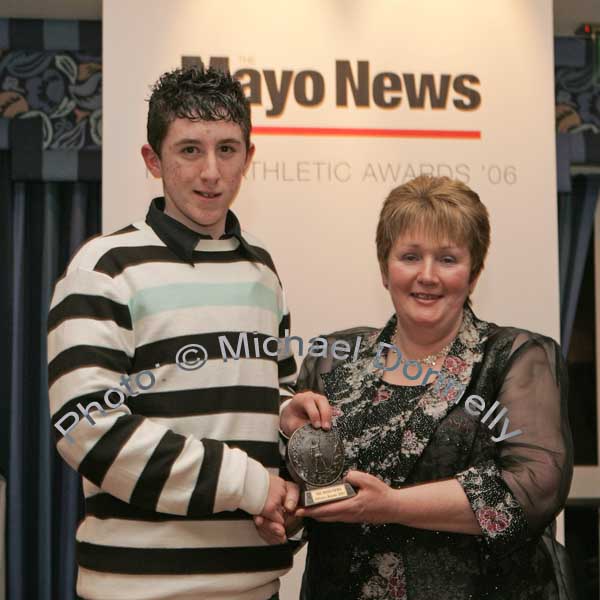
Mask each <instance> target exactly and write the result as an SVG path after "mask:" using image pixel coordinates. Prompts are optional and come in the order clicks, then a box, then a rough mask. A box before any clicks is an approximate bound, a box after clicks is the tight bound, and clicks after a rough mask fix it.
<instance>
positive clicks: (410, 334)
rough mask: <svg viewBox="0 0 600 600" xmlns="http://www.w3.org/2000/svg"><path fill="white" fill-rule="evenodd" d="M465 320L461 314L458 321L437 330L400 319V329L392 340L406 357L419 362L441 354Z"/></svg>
mask: <svg viewBox="0 0 600 600" xmlns="http://www.w3.org/2000/svg"><path fill="white" fill-rule="evenodd" d="M462 320H463V313H462V312H461V313H460V315H459V317H458V319H456V320H454V321H453V322H451V323H448V324H443V325H442V326H441V327H436V328H435V329H427V328H425V327H423V326H419V325H412V324H410V323H405V322H403V321H401V320H400V319H399V318H398V327H397V330H396V335H395V336H394V339H392V340H391V342H392V344H395V345H396V346H397V347H398V348H399V349H400V351H401V352H402V353H403V355H404V356H405V357H407V358H408V359H410V360H418V359H421V358H424V357H426V356H430V355H431V354H435V353H436V352H439V351H440V350H441V349H442V348H444V347H445V346H447V345H448V344H449V343H450V342H451V341H452V340H453V339H454V338H455V337H456V335H457V333H458V331H459V329H460V326H461V324H462Z"/></svg>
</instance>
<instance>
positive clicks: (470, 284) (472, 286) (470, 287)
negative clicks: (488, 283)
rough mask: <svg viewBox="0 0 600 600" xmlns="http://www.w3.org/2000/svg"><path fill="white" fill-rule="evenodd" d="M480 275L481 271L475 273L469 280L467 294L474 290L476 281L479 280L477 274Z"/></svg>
mask: <svg viewBox="0 0 600 600" xmlns="http://www.w3.org/2000/svg"><path fill="white" fill-rule="evenodd" d="M480 275H481V271H479V273H477V275H475V277H474V278H473V279H471V282H470V283H469V296H470V295H471V294H472V293H473V292H474V291H475V287H476V286H477V282H478V281H479V276H480Z"/></svg>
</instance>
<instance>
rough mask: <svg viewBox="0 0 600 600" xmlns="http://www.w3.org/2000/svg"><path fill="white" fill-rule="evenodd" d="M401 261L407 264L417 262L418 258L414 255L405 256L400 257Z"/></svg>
mask: <svg viewBox="0 0 600 600" xmlns="http://www.w3.org/2000/svg"><path fill="white" fill-rule="evenodd" d="M402 260H405V261H407V262H414V261H415V260H419V257H418V256H417V255H416V254H405V255H404V256H403V257H402Z"/></svg>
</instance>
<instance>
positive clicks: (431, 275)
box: [418, 258, 437, 284]
mask: <svg viewBox="0 0 600 600" xmlns="http://www.w3.org/2000/svg"><path fill="white" fill-rule="evenodd" d="M418 280H419V283H423V284H428V283H436V281H437V273H436V267H435V261H434V260H433V259H431V258H425V259H424V260H423V261H422V262H421V270H420V271H419V275H418Z"/></svg>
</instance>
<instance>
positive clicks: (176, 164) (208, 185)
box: [142, 118, 254, 239]
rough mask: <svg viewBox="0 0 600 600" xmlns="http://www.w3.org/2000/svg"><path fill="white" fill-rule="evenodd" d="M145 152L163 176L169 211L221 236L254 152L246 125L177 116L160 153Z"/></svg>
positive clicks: (148, 161) (146, 148) (151, 168)
mask: <svg viewBox="0 0 600 600" xmlns="http://www.w3.org/2000/svg"><path fill="white" fill-rule="evenodd" d="M142 156H143V157H144V162H145V163H146V166H147V167H148V170H149V171H150V172H151V173H152V174H153V175H154V176H155V177H162V180H163V189H164V194H165V212H166V213H167V214H168V215H169V216H170V217H173V218H174V219H177V221H179V222H180V223H183V224H184V225H186V226H187V227H189V228H190V229H193V230H194V231H198V232H199V233H206V234H209V235H211V236H212V237H213V238H215V239H218V238H219V237H220V236H221V235H222V234H223V232H224V230H225V219H226V217H227V210H228V209H229V207H230V206H231V204H232V203H233V201H234V200H235V197H236V196H237V193H238V191H239V189H240V184H241V182H242V177H243V176H244V174H245V173H246V171H247V170H248V167H249V166H250V163H251V162H252V157H253V156H254V146H253V145H252V146H250V148H249V150H248V151H246V145H245V143H244V136H243V134H242V129H241V127H240V126H239V125H238V124H237V123H234V122H232V121H190V120H189V119H181V118H177V119H175V120H174V121H173V122H172V123H171V124H170V125H169V128H168V130H167V135H166V136H165V138H164V140H163V143H162V147H161V153H160V157H159V156H158V155H156V153H155V152H154V151H153V150H152V148H151V147H150V146H149V145H148V144H145V145H144V146H143V147H142Z"/></svg>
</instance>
